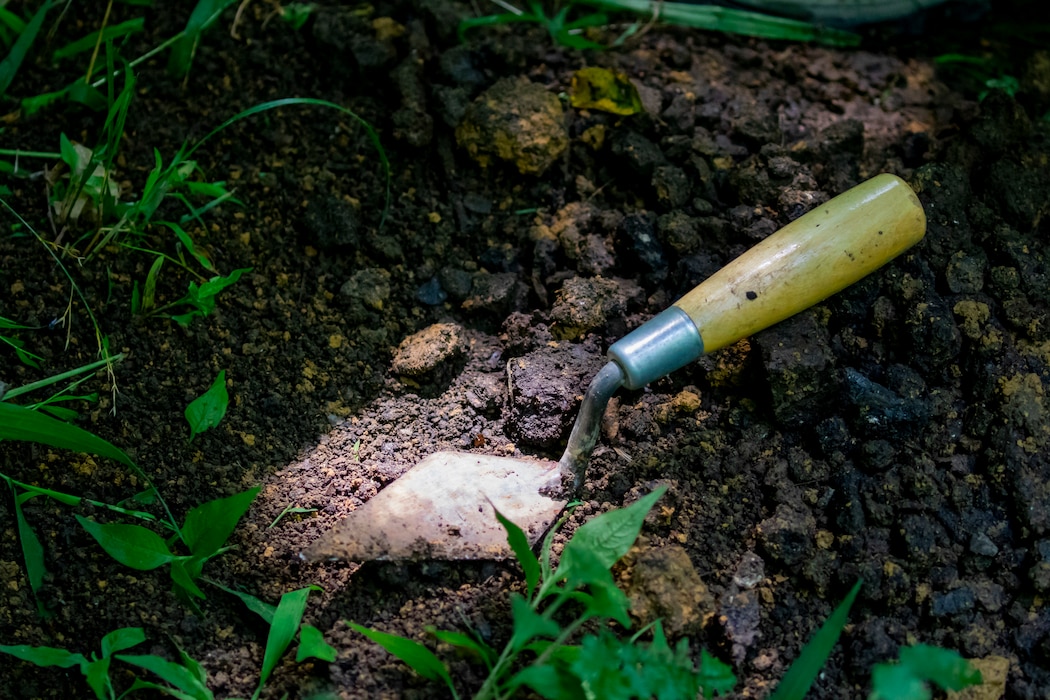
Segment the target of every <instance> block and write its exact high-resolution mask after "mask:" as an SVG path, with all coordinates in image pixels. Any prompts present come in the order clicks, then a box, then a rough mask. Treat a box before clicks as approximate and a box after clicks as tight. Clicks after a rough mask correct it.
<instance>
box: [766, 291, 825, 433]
mask: <svg viewBox="0 0 1050 700" xmlns="http://www.w3.org/2000/svg"><path fill="white" fill-rule="evenodd" d="M754 340H755V342H756V343H757V345H758V347H759V350H760V351H761V353H762V363H763V365H764V366H765V369H766V376H767V377H768V379H769V384H770V389H771V390H772V393H773V413H774V414H775V415H776V417H777V420H779V421H780V422H781V423H783V424H785V425H789V426H792V427H801V426H803V425H812V424H814V423H816V422H817V421H819V420H820V419H821V418H823V417H824V416H825V415H826V414H827V412H828V409H829V408H830V407H831V406H832V405H833V404H834V402H833V401H832V400H831V399H832V398H833V397H834V396H835V395H836V394H837V393H838V391H839V380H838V374H837V373H836V371H835V355H834V353H833V352H832V350H831V346H830V344H829V342H828V332H827V326H826V325H824V324H823V323H821V322H820V321H819V317H818V312H816V311H814V310H809V311H805V312H803V313H800V314H798V315H797V316H794V317H793V318H790V319H788V320H786V321H783V322H781V323H778V324H777V325H776V326H774V327H772V328H770V329H768V330H765V331H762V332H761V333H758V334H756V335H755V338H754Z"/></svg>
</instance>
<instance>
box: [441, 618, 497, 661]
mask: <svg viewBox="0 0 1050 700" xmlns="http://www.w3.org/2000/svg"><path fill="white" fill-rule="evenodd" d="M426 630H427V634H430V635H432V636H433V637H434V639H436V640H438V641H439V642H444V643H445V644H451V645H452V646H454V647H459V648H460V649H465V650H467V651H470V652H473V653H474V654H477V656H478V658H480V659H481V660H482V661H484V662H485V665H486V666H488V667H489V668H490V669H491V668H492V665H493V664H494V663H496V658H497V656H498V655H497V653H496V650H495V649H493V648H492V647H490V646H489V645H488V644H485V643H484V642H479V641H478V640H476V639H474V638H473V637H471V636H470V635H466V634H463V633H462V632H450V631H448V630H439V629H438V628H436V627H434V626H433V625H427V627H426Z"/></svg>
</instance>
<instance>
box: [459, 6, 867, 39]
mask: <svg viewBox="0 0 1050 700" xmlns="http://www.w3.org/2000/svg"><path fill="white" fill-rule="evenodd" d="M492 1H493V2H494V3H495V4H497V5H499V6H500V7H502V8H503V9H505V10H506V12H501V13H497V14H494V15H485V16H483V17H473V18H468V19H465V20H463V21H462V22H461V23H460V25H459V36H460V39H461V40H463V39H464V38H465V36H466V34H467V32H469V31H470V30H472V29H476V28H479V27H491V26H496V25H502V24H517V23H530V24H539V25H541V26H543V27H545V28H546V29H547V32H548V33H549V34H550V36H551V38H552V39H553V40H554V41H555V43H557V44H559V45H561V46H566V47H568V48H573V49H602V48H605V46H604V45H602V44H599V43H597V42H594V41H592V40H590V39H588V38H586V37H584V36H583V32H584V31H585V30H586V29H589V28H595V27H604V26H608V25H609V24H610V21H611V18H610V15H609V14H608V13H610V12H611V13H620V14H630V15H634V16H635V17H638V18H639V19H638V20H637V21H635V22H634V23H633V24H632V25H630V26H629V27H628V29H627V31H626V32H624V33H623V34H622V35H621V36H620V38H619V39H617V40H616V41H615V42H614V45H618V44H620V43H622V42H623V40H624V39H626V38H627V37H628V36H630V35H631V34H634V33H636V32H638V31H639V30H640V29H642V28H643V26H644V25H645V24H647V23H651V22H654V21H657V20H659V21H663V22H667V23H669V24H676V25H679V26H683V27H693V28H696V29H704V30H708V31H716V32H727V33H730V34H743V35H745V36H756V37H763V38H766V39H783V40H788V41H815V42H817V43H821V44H826V45H829V46H857V45H858V44H859V43H860V37H859V36H858V35H856V34H853V33H852V32H846V31H842V30H838V29H830V28H827V27H820V26H817V25H814V24H810V23H808V22H801V21H798V20H793V19H785V18H782V17H774V16H771V15H764V14H761V13H759V12H750V11H747V10H738V9H734V8H730V7H722V6H720V5H695V4H691V3H685V2H660V3H654V2H652V1H651V0H568V1H567V2H564V3H562V2H556V3H544V2H543V1H542V0H526V2H525V7H526V8H527V9H525V10H522V9H519V8H517V7H515V6H514V5H513V4H511V3H509V2H504V1H503V0H492ZM550 4H553V5H554V8H555V9H554V11H553V12H548V10H547V9H546V6H547V5H550Z"/></svg>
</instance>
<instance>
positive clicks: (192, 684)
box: [0, 582, 336, 700]
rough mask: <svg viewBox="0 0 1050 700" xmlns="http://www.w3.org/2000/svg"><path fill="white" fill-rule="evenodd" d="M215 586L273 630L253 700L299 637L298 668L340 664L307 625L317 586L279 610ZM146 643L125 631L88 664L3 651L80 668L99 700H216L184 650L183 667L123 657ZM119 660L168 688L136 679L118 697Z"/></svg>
mask: <svg viewBox="0 0 1050 700" xmlns="http://www.w3.org/2000/svg"><path fill="white" fill-rule="evenodd" d="M211 583H213V584H214V585H216V586H217V587H219V588H221V589H223V590H225V591H227V592H228V593H231V594H233V595H235V596H237V597H239V598H240V599H241V600H243V601H244V603H245V604H246V605H247V606H248V609H249V610H251V611H252V612H254V613H256V614H258V615H259V616H260V617H262V619H263V620H264V621H265V622H266V624H267V625H269V627H270V632H269V634H268V635H267V638H266V651H265V653H264V656H263V665H262V669H261V671H260V673H259V684H258V686H257V687H256V689H255V692H254V693H253V694H252V700H256V699H257V698H258V697H259V695H260V694H261V693H262V690H263V688H264V687H265V686H266V682H267V681H268V680H269V678H270V676H271V675H272V674H273V671H274V669H275V668H276V667H277V663H278V662H279V661H280V660H281V657H282V656H284V654H285V652H286V651H287V650H288V647H289V646H290V645H291V643H292V641H293V640H294V639H295V637H296V635H297V634H298V636H299V646H298V649H297V650H296V654H295V660H296V663H301V662H303V661H306V660H307V659H318V660H320V661H324V662H328V663H331V662H332V661H335V659H336V650H335V648H333V647H332V646H331V645H329V644H328V643H327V642H326V641H325V640H324V635H323V634H322V633H321V631H320V630H319V629H317V628H316V627H314V626H313V625H310V624H306V623H304V622H303V621H302V619H303V614H304V613H305V612H306V601H307V598H308V597H309V595H310V592H311V591H315V590H320V589H319V588H318V587H317V586H308V587H306V588H300V589H299V590H296V591H290V592H288V593H285V594H284V595H282V596H281V600H280V602H279V603H278V604H277V605H276V606H273V605H270V604H269V603H265V602H263V601H261V600H259V599H258V598H256V597H255V596H251V595H248V594H247V593H240V592H238V591H234V590H232V589H229V588H226V587H225V586H222V585H220V584H217V583H215V582H211ZM144 641H146V635H145V633H144V632H143V630H142V628H141V627H125V628H122V629H118V630H114V631H113V632H110V633H109V634H107V635H106V636H105V637H103V638H102V655H101V656H96V655H95V654H91V657H90V658H88V657H85V656H84V655H83V654H79V653H75V652H70V651H67V650H66V649H59V648H56V647H34V646H28V645H25V644H20V645H14V646H4V645H0V653H4V654H10V655H11V656H15V657H17V658H19V659H22V660H24V661H28V662H30V663H33V664H36V665H37V666H41V667H51V666H57V667H59V668H73V667H75V666H76V667H79V668H80V671H81V673H83V674H84V677H85V679H86V681H87V683H88V685H89V686H90V687H91V689H92V691H94V693H95V697H97V698H98V700H119V699H120V698H124V697H126V696H128V695H131V694H133V693H136V692H138V691H140V690H149V691H153V692H155V693H160V694H161V695H168V696H171V697H174V698H179V700H214V697H215V696H214V694H213V693H212V692H211V690H209V689H208V674H207V672H206V671H205V670H204V667H203V666H202V665H201V664H200V663H199V662H198V661H196V660H195V659H193V658H192V657H191V656H189V654H187V653H186V652H184V651H183V650H182V649H179V650H178V651H179V661H178V662H175V661H169V660H168V659H165V658H164V657H162V656H157V655H155V654H119V653H117V652H121V651H124V650H126V649H130V648H131V647H134V646H137V645H139V644H141V643H142V642H144ZM114 659H116V660H118V661H122V662H124V663H126V664H130V665H132V666H136V667H138V668H140V669H143V670H145V671H149V672H150V673H152V674H154V675H155V676H157V677H158V678H160V679H161V680H162V681H163V682H164V684H161V683H157V682H154V681H148V680H143V679H142V678H139V677H135V679H134V682H133V683H132V685H131V687H129V688H128V689H127V690H125V691H123V692H121V693H120V694H117V692H116V690H115V688H114V686H113V681H112V679H111V677H110V669H111V663H112V661H113V660H114Z"/></svg>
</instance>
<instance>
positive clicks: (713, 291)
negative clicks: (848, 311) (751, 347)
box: [674, 174, 926, 352]
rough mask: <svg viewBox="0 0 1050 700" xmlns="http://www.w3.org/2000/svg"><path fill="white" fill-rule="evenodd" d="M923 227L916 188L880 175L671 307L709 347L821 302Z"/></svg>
mask: <svg viewBox="0 0 1050 700" xmlns="http://www.w3.org/2000/svg"><path fill="white" fill-rule="evenodd" d="M925 233H926V214H925V213H924V212H923V210H922V204H920V203H919V198H918V197H916V196H915V192H913V191H912V189H911V188H910V187H908V184H907V183H906V182H904V181H903V180H901V179H900V178H899V177H897V176H895V175H888V174H883V175H878V176H876V177H873V178H872V179H870V180H868V181H866V182H863V183H861V184H859V185H857V186H856V187H854V188H853V189H851V190H848V191H846V192H844V193H842V194H840V195H839V196H838V197H835V198H834V199H832V200H830V201H828V202H825V203H824V204H821V205H820V206H818V207H817V208H816V209H814V210H812V211H810V212H809V213H808V214H806V215H805V216H803V217H801V218H799V219H796V220H795V221H793V222H791V223H790V224H788V225H787V226H785V227H784V228H782V229H780V230H779V231H777V232H776V233H774V234H773V235H771V236H770V237H769V238H766V239H765V240H764V241H762V242H761V243H759V244H758V245H756V246H755V247H753V248H751V249H750V250H749V251H747V252H746V253H744V254H743V255H741V256H740V257H739V258H737V259H736V260H734V261H733V262H731V263H729V264H728V265H726V266H725V267H724V268H722V269H721V270H719V271H718V272H716V273H715V274H714V275H712V276H711V277H710V278H708V279H707V280H706V281H704V282H703V283H701V284H700V285H699V286H697V287H696V288H694V289H693V290H692V291H691V292H689V293H688V294H686V295H685V296H684V297H682V298H681V299H679V300H678V301H677V302H675V304H674V305H675V306H677V307H678V308H680V309H681V310H682V311H685V313H686V314H688V315H689V318H691V319H692V320H693V323H695V324H696V327H697V329H699V331H700V337H701V338H702V339H703V343H704V352H711V351H713V350H717V349H719V348H723V347H725V346H727V345H730V344H732V343H735V342H736V341H738V340H740V339H741V338H746V337H747V336H749V335H751V334H752V333H755V332H756V331H760V330H762V329H763V328H766V327H768V326H771V325H773V324H774V323H778V322H780V321H782V320H784V319H785V318H787V317H789V316H792V315H794V314H796V313H798V312H799V311H802V310H804V309H807V308H809V307H810V306H812V305H814V304H816V303H817V302H819V301H823V300H824V299H826V298H828V297H829V296H831V295H832V294H834V293H835V292H838V291H840V290H842V289H844V288H846V287H848V286H849V285H851V284H853V283H854V282H856V281H858V280H860V279H861V278H863V277H865V276H866V275H868V274H870V273H871V272H873V271H875V270H877V269H878V268H880V267H882V266H883V265H884V264H886V263H887V262H889V261H890V260H892V259H893V258H895V257H897V256H898V255H900V254H901V253H903V252H904V251H905V250H907V249H908V248H910V247H912V246H913V245H915V244H916V243H918V242H919V241H920V240H921V239H922V237H923V235H924V234H925Z"/></svg>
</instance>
